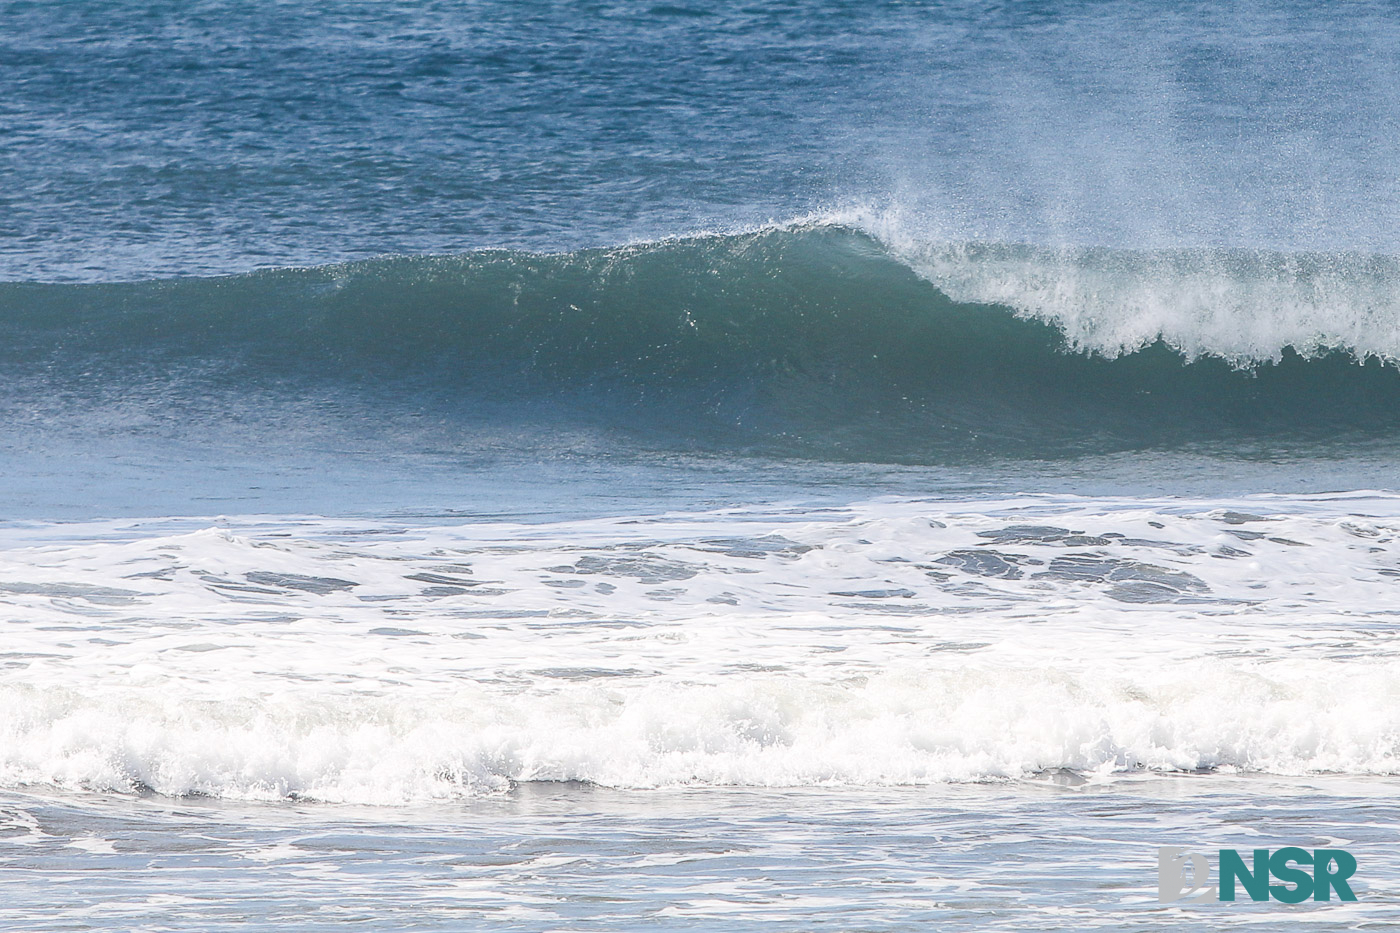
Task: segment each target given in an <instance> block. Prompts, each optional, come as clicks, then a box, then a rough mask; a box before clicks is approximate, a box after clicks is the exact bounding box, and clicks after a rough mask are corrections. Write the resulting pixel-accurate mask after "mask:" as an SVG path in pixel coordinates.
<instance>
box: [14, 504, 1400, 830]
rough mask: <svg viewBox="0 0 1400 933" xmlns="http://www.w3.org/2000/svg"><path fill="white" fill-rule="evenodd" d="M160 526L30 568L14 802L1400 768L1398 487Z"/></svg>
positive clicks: (18, 580)
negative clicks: (149, 794)
mask: <svg viewBox="0 0 1400 933" xmlns="http://www.w3.org/2000/svg"><path fill="white" fill-rule="evenodd" d="M171 523H172V524H178V523H174V522H173V521H172V522H171ZM184 524H186V525H189V524H190V523H189V522H186V523H184ZM150 527H151V524H150V523H149V522H146V521H134V522H131V523H129V524H125V525H123V524H120V523H118V524H116V525H109V524H101V523H98V524H94V525H83V526H72V525H63V524H59V525H44V524H39V525H36V526H35V527H33V528H32V529H30V531H29V532H28V537H27V538H23V539H22V542H28V543H30V544H40V545H43V546H29V547H8V548H5V549H4V550H3V551H0V608H3V609H4V611H5V614H6V616H7V618H10V619H11V622H10V623H9V624H8V641H7V646H6V653H5V654H3V655H0V664H3V665H4V670H5V678H4V682H3V683H0V786H7V787H16V786H23V785H47V786H59V787H65V788H88V789H94V790H115V791H122V792H135V791H146V790H149V791H154V792H157V793H161V794H167V795H183V794H204V795H210V796H216V797H225V798H236V799H269V800H273V799H285V798H303V799H316V800H326V801H348V802H359V803H377V804H399V803H407V802H412V801H418V800H433V799H448V798H454V797H469V796H474V795H480V794H491V793H498V792H501V791H504V790H506V789H508V788H510V787H512V786H514V785H515V784H518V783H521V782H533V781H586V782H591V783H595V784H599V785H604V786H609V787H618V788H655V787H677V786H857V787H858V786H895V785H919V784H933V783H946V782H967V781H1014V780H1022V779H1027V778H1033V777H1035V776H1037V775H1044V774H1046V773H1052V772H1057V771H1063V770H1069V771H1073V772H1077V773H1079V774H1081V775H1083V776H1084V777H1086V778H1088V779H1093V780H1107V779H1111V778H1112V777H1113V776H1114V775H1125V774H1139V773H1144V772H1147V773H1152V772H1182V771H1187V772H1189V771H1202V770H1205V771H1249V772H1267V773H1274V774H1303V773H1321V772H1336V773H1347V774H1396V773H1400V705H1396V704H1394V703H1387V702H1381V701H1380V700H1381V699H1384V698H1387V697H1394V696H1396V695H1400V664H1397V659H1400V653H1397V645H1396V639H1395V638H1394V635H1393V632H1392V629H1393V616H1394V610H1393V609H1391V608H1387V607H1389V606H1391V605H1392V604H1393V602H1394V601H1393V598H1392V591H1393V587H1394V581H1395V577H1396V575H1397V574H1400V563H1397V558H1398V557H1400V551H1398V550H1397V542H1400V500H1397V498H1396V497H1395V496H1393V495H1383V494H1365V493H1357V494H1351V495H1339V496H1319V497H1314V498H1309V499H1298V498H1287V497H1257V498H1249V499H1240V500H1198V501H1189V500H1180V499H1171V500H1155V501H1152V500H1132V499H1127V500H1101V499H1085V498H1077V497H1058V498H1057V497H1026V498H1020V499H1012V500H1005V501H985V500H982V501H974V500H969V501H928V500H906V499H890V500H880V501H876V502H869V503H856V504H852V505H849V506H845V507H841V508H818V509H813V510H805V511H804V510H800V509H792V508H788V507H779V506H774V507H771V508H750V509H745V510H737V509H725V510H720V511H716V512H700V513H672V514H669V515H665V516H655V515H653V516H647V515H620V516H614V517H611V518H607V519H593V520H579V521H569V522H545V523H537V524H519V525H516V524H510V523H499V522H496V523H493V522H482V523H478V524H468V525H463V526H440V525H401V524H395V525H394V526H393V527H386V526H384V525H383V524H381V523H374V522H368V521H365V522H358V523H357V522H342V521H336V520H328V519H312V518H310V517H301V518H298V519H273V518H271V517H266V516H265V517H262V518H260V519H256V520H250V521H249V522H246V523H243V524H241V525H225V526H224V527H216V528H203V529H200V530H194V531H188V530H185V531H179V530H178V529H170V530H167V531H166V532H165V533H154V534H153V533H152V532H151V530H150ZM172 531H176V532H178V533H172ZM46 542H47V543H46ZM1378 698H1380V699H1378Z"/></svg>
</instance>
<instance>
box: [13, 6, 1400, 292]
mask: <svg viewBox="0 0 1400 933" xmlns="http://www.w3.org/2000/svg"><path fill="white" fill-rule="evenodd" d="M0 23H3V24H4V29H3V30H2V31H0V88H2V89H3V91H4V94H3V95H0V202H2V203H3V213H2V214H0V278H3V279H10V280H70V281H71V280H82V281H97V280H113V279H131V278H146V277H151V276H158V275H159V276H168V275H195V274H199V275H208V274H216V273H227V272H236V271H242V270H246V269H250V268H257V267H267V266H287V265H310V264H318V263H326V262H333V261H340V260H346V259H353V258H362V257H367V256H373V255H381V254H388V253H409V254H417V253H425V252H434V253H442V252H460V251H465V250H471V249H479V248H484V247H498V246H513V247H521V248H529V249H535V250H548V251H556V250H563V249H575V248H579V247H581V246H600V245H601V246H607V245H614V244H616V243H619V242H624V241H628V240H632V239H637V238H655V237H659V236H668V235H676V234H685V233H691V232H694V231H697V230H701V229H711V228H729V227H732V226H735V225H748V224H752V223H759V222H765V221H768V220H774V219H776V220H785V219H789V218H791V217H793V216H795V215H801V214H805V213H807V212H810V211H827V210H832V209H842V208H849V207H851V206H853V205H864V206H874V207H875V208H878V209H882V210H887V211H893V212H896V213H898V214H899V216H900V217H901V219H902V221H903V222H904V223H906V224H908V225H909V226H911V227H913V228H916V229H919V230H921V231H924V232H926V233H929V234H931V235H936V236H943V237H948V238H953V239H968V238H971V239H981V240H1010V241H1028V242H1040V243H1051V244H1058V243H1080V244H1083V243H1092V244H1099V245H1106V246H1118V247H1122V246H1163V245H1166V246H1172V245H1232V246H1243V247H1270V248H1284V249H1290V248H1291V249H1332V248H1342V247H1345V248H1353V249H1368V250H1372V251H1380V252H1395V251H1396V250H1395V245H1396V234H1395V232H1394V231H1395V230H1396V229H1400V224H1397V223H1396V222H1395V221H1396V220H1397V216H1396V206H1395V205H1396V204H1397V203H1400V201H1398V200H1397V198H1396V196H1395V195H1396V193H1397V191H1396V178H1395V173H1394V170H1393V166H1394V164H1395V161H1396V156H1397V146H1400V143H1397V142H1396V141H1397V140H1398V139H1400V133H1397V132H1396V130H1397V128H1400V109H1398V108H1397V104H1396V99H1395V94H1394V89H1395V87H1396V80H1397V74H1396V70H1395V69H1396V67H1397V66H1396V64H1395V63H1396V62H1397V61H1400V57H1397V55H1396V54H1395V51H1396V47H1397V44H1400V23H1397V21H1396V19H1395V17H1394V16H1393V15H1392V13H1391V11H1390V8H1389V7H1387V6H1386V5H1384V4H1378V3H1353V4H1348V5H1347V6H1346V7H1345V8H1344V9H1342V10H1338V8H1336V7H1334V6H1332V5H1326V4H1313V3H1305V4H1281V3H1258V2H1250V3H1243V4H1231V5H1216V4H1209V3H1194V4H1186V5H1181V4H1155V3H1154V4H1134V5H1124V4H1112V3H1091V4H1065V3H1007V4H984V3H970V2H958V3H926V2H882V3H862V2H849V0H825V2H817V3H801V4H782V3H779V4H761V5H759V4H744V3H715V2H705V0H686V2H678V3H674V4H662V3H632V2H604V3H598V2H589V3H569V4H564V3H552V2H544V3H528V4H520V3H509V2H444V0H438V2H429V3H421V4H413V5H411V6H396V7H392V8H388V7H383V6H379V5H364V4H358V3H345V2H333V3H325V4H316V5H314V6H313V5H306V4H301V3H240V2H201V3H165V2H142V3H108V2H81V3H68V4H62V5H60V6H54V5H52V4H38V3H29V2H5V3H3V4H0Z"/></svg>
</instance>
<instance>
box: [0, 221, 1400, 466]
mask: <svg viewBox="0 0 1400 933" xmlns="http://www.w3.org/2000/svg"><path fill="white" fill-rule="evenodd" d="M871 230H872V232H865V231H862V230H860V229H856V228H854V227H851V226H844V225H839V224H832V223H811V224H799V225H794V226H786V227H781V228H772V229H764V230H759V231H754V232H749V233H742V234H734V235H710V236H696V237H691V238H686V239H677V240H671V241H663V242H657V243H649V244H642V245H636V246H626V247H618V248H611V249H598V250H584V251H579V252H572V253H566V254H558V255H538V254H529V253H521V252H511V251H484V252H475V253H469V254H465V255H460V256H449V257H427V258H422V257H419V258H389V259H382V260H375V261H367V262H359V263H351V264H346V265H336V266H326V267H319V268H310V269H287V270H275V271H266V272H257V273H252V274H247V275H239V276H232V277H224V278H212V279H172V280H163V281H155V282H136V283H117V284H99V285H73V284H29V283H19V284H16V283H10V284H3V285H0V308H2V309H3V313H2V314H0V336H3V345H2V346H0V373H3V374H4V376H5V377H6V383H7V386H8V387H9V391H8V392H7V398H6V399H5V404H6V405H7V406H8V407H10V408H11V409H12V410H13V409H17V408H22V407H29V408H34V407H37V408H39V409H45V407H46V406H47V407H48V408H49V409H50V411H49V414H50V416H51V417H56V418H59V419H60V420H61V410H62V409H64V408H65V406H66V407H67V408H68V409H69V410H73V411H76V410H82V411H83V412H85V413H90V412H91V411H92V409H93V406H95V405H96V406H99V407H100V405H101V404H103V400H104V399H105V400H111V399H113V398H120V399H122V400H123V402H124V403H125V404H131V401H132V400H133V399H135V400H140V399H147V400H148V403H149V405H150V406H162V405H168V404H171V400H172V399H180V398H190V397H213V398H218V399H220V400H221V401H220V402H219V404H218V405H217V406H216V407H218V408H219V410H220V412H221V413H222V414H221V415H220V417H228V416H229V413H230V412H232V413H233V415H232V417H236V418H239V419H242V420H245V421H246V420H249V419H251V420H256V419H258V418H261V417H268V414H267V413H268V411H270V410H273V409H275V408H276V407H277V404H278V399H279V398H291V397H294V396H297V395H299V394H304V393H305V392H307V391H323V392H329V393H331V394H336V393H339V394H341V395H342V396H344V397H364V398H370V399H372V400H373V401H374V403H375V404H382V405H384V406H387V407H386V408H385V409H384V413H385V416H386V417H388V416H390V415H391V414H392V413H394V412H396V411H402V410H404V409H405V406H407V407H408V408H413V409H417V410H426V411H428V412H430V413H435V414H437V415H440V416H441V417H443V418H445V419H468V420H470V419H473V418H478V419H479V418H483V417H487V415H486V414H485V413H486V412H496V414H495V415H492V417H511V418H516V417H542V416H544V415H546V414H548V415H549V416H551V417H559V418H563V419H566V420H567V419H576V420H578V421H579V422H581V423H592V424H601V425H603V426H606V427H609V428H612V429H617V430H620V431H624V432H627V433H629V434H630V435H631V436H632V437H633V438H634V439H635V440H637V441H638V442H641V443H646V444H659V445H662V446H671V445H675V444H682V445H692V446H693V445H699V446H702V447H704V446H718V447H721V448H725V449H754V450H761V451H766V452H780V453H799V454H806V455H816V456H822V457H830V458H835V459H868V460H893V461H899V460H915V461H917V460H934V461H937V460H940V459H946V458H955V457H962V456H968V455H977V454H982V453H997V454H1005V453H1018V454H1032V455H1046V454H1055V453H1060V452H1066V451H1077V450H1085V449H1096V450H1104V449H1123V448H1132V447H1141V446H1152V445H1164V444H1168V445H1169V444H1189V443H1194V442H1207V443H1216V442H1218V443H1234V442H1239V441H1245V442H1250V441H1253V440H1257V439H1259V438H1266V437H1267V438H1284V439H1288V438H1306V439H1320V438H1327V437H1331V436H1333V435H1334V434H1336V433H1338V432H1342V433H1345V434H1348V435H1356V436H1387V435H1390V434H1392V433H1393V432H1394V431H1395V429H1396V428H1397V427H1400V371H1397V369H1396V368H1395V367H1394V366H1393V365H1392V361H1394V360H1396V359H1400V299H1397V298H1396V297H1395V296H1396V295H1400V291H1397V286H1398V285H1400V261H1397V260H1395V259H1392V258H1388V257H1370V256H1359V255H1288V254H1268V253H1259V252H1242V251H1214V252H1207V251H1165V252H1155V253H1147V252H1123V251H1109V250H1073V251H1049V250H1043V249H1036V248H1031V247H1017V246H1007V245H1002V246H996V245H953V246H947V245H929V244H926V243H918V242H910V241H907V240H904V239H902V238H900V237H898V236H895V235H892V234H889V233H887V232H884V231H881V230H880V229H878V225H873V226H871ZM501 406H507V407H508V408H509V410H510V413H509V414H508V415H502V414H500V412H501V411H502V408H501Z"/></svg>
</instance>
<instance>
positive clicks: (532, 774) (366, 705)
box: [0, 659, 1400, 805]
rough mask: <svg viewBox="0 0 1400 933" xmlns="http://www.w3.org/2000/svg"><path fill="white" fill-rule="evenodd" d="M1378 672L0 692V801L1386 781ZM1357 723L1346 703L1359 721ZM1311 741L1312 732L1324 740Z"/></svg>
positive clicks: (1195, 671)
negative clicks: (1257, 776) (1329, 775)
mask: <svg viewBox="0 0 1400 933" xmlns="http://www.w3.org/2000/svg"><path fill="white" fill-rule="evenodd" d="M1398 691H1400V673H1397V671H1396V669H1395V667H1394V665H1393V664H1382V663H1375V664H1367V663H1364V662H1337V661H1330V662H1329V661H1313V662H1306V663H1304V662H1299V663H1279V664H1275V665H1272V666H1270V665H1262V666H1245V665H1240V664H1238V663H1237V662H1231V661H1227V660H1220V659H1210V660H1200V661H1197V662H1194V663H1186V664H1180V665H1176V666H1173V667H1172V668H1171V669H1169V670H1164V669H1163V668H1162V667H1161V666H1160V665H1158V664H1156V663H1155V662H1154V661H1151V660H1148V661H1146V662H1143V661H1137V662H1132V661H1124V660H1121V659H1120V660H1118V661H1117V662H1115V663H1113V664H1101V665H1087V666H1066V667H1056V666H1054V665H1044V666H1030V665H1027V666H1014V665H996V664H985V663H983V664H978V663H972V664H969V663H965V662H964V663H935V662H931V663H926V664H922V665H906V666H904V667H903V668H902V669H900V668H895V669H893V670H890V671H887V672H884V673H881V674H879V675H877V676H873V677H870V678H868V679H866V678H862V679H857V680H852V681H851V682H848V683H836V684H833V683H820V682H814V681H813V680H812V679H811V678H810V677H804V676H797V675H792V676H779V675H768V676H763V675H749V676H742V675H733V676H730V677H727V678H725V679H723V680H722V681H720V682H717V683H712V684H690V685H684V684H674V683H669V684H668V683H657V684H652V685H648V686H642V687H624V686H620V685H617V684H610V683H604V684H599V683H597V682H594V683H588V684H582V685H573V686H568V687H565V688H563V689H560V690H558V691H557V692H549V693H536V692H528V693H523V694H519V695H515V696H509V695H501V694H499V693H496V692H493V691H489V690H483V689H481V688H480V687H479V686H478V685H473V684H463V685H461V686H459V687H458V688H456V689H454V690H451V691H442V690H438V691H433V690H423V689H413V688H408V687H405V688H403V689H400V690H396V691H392V692H390V693H387V694H386V695H383V696H364V695H361V696H355V695H340V696H337V695H336V694H335V692H334V691H333V690H328V689H322V690H319V691H310V690H307V691H302V692H295V691H281V692H276V693H270V694H261V695H257V696H253V697H248V698H244V699H233V698H229V697H217V696H214V695H205V696H200V695H197V694H195V695H189V694H186V695H181V694H180V693H179V692H173V693H172V692H170V691H168V690H165V689H161V688H160V687H159V685H157V684H151V685H148V686H131V687H125V686H119V685H111V686H107V687H103V688H100V689H95V690H93V691H84V692H83V693H81V694H79V693H77V692H74V691H72V690H43V691H41V690H35V689H32V688H19V687H15V686H6V687H4V688H0V705H3V707H4V708H5V710H6V711H7V712H6V715H5V720H6V722H5V730H4V733H5V734H4V743H3V747H2V748H0V783H2V784H4V785H5V786H10V787H15V786H24V785H33V784H45V785H49V786H59V787H67V788H75V789H77V788H81V789H88V790H104V791H120V792H128V793H130V792H134V791H145V790H149V791H154V792H157V793H160V794H165V795H175V796H179V795H190V794H196V795H207V796H213V797H221V798H228V799H242V800H277V799H285V798H288V797H292V798H300V799H314V800H321V801H333V802H354V803H367V804H388V805H393V804H402V803H409V802H413V801H423V800H433V799H451V798H454V797H464V796H476V795H480V794H484V793H487V794H489V793H496V792H500V791H503V790H507V789H509V788H510V787H511V786H513V785H514V784H516V783H519V782H531V781H583V782H589V783H595V784H599V785H602V786H607V787H616V788H636V789H643V788H659V787H681V786H758V787H793V786H851V787H862V786H865V787H868V786H901V785H921V784H936V783H948V782H980V781H999V780H1017V779H1026V778H1031V777H1034V776H1036V775H1039V774H1044V773H1047V772H1056V771H1064V770H1069V771H1074V772H1078V773H1080V774H1083V775H1087V776H1094V775H1098V776H1099V777H1101V778H1108V777H1110V776H1112V775H1115V774H1120V775H1121V774H1125V773H1140V772H1144V771H1148V772H1152V771H1155V772H1191V771H1201V770H1214V771H1227V772H1230V771H1249V772H1267V773H1273V774H1306V773H1319V772H1338V773H1347V774H1396V773H1400V744H1397V741H1396V739H1395V736H1396V734H1397V731H1400V717H1397V716H1396V715H1393V714H1391V715H1377V714H1376V711H1375V709H1374V708H1372V707H1367V708H1366V709H1365V710H1360V709H1358V707H1357V705H1356V704H1357V702H1358V701H1357V697H1362V696H1366V697H1375V696H1388V695H1394V694H1395V693H1397V692H1398ZM1363 705H1364V704H1363ZM1321 724H1325V728H1323V726H1322V725H1321Z"/></svg>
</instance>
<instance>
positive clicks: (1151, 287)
mask: <svg viewBox="0 0 1400 933" xmlns="http://www.w3.org/2000/svg"><path fill="white" fill-rule="evenodd" d="M796 223H798V224H831V225H838V226H848V227H852V228H855V229H858V230H861V231H864V232H866V233H868V234H870V235H871V236H874V237H875V238H877V239H878V240H880V242H882V243H883V244H884V245H885V246H886V247H888V248H889V249H890V250H891V252H892V253H893V254H894V256H895V257H896V258H898V259H900V260H901V261H903V262H905V263H907V264H908V265H909V266H910V267H911V268H912V269H913V270H914V271H915V272H917V273H918V274H919V275H920V276H922V277H924V278H926V279H927V280H928V281H930V282H931V283H933V284H934V285H936V286H937V287H938V288H939V289H940V290H941V291H943V292H944V293H945V294H946V295H948V297H950V298H952V299H953V300H954V301H959V302H974V303H985V304H996V305H1004V306H1007V307H1010V308H1013V309H1015V310H1016V311H1017V312H1019V313H1021V314H1022V315H1024V316H1026V317H1028V318H1033V319H1036V320H1040V321H1044V322H1046V323H1049V324H1053V325H1054V326H1056V327H1057V328H1059V329H1060V330H1062V331H1063V332H1064V334H1065V338H1066V341H1067V342H1068V343H1069V345H1070V346H1071V347H1073V348H1074V349H1076V350H1081V351H1088V352H1093V353H1098V354H1102V355H1105V356H1109V357H1115V356H1119V355H1121V354H1124V353H1131V352H1132V351H1134V350H1138V349H1141V348H1142V347H1144V346H1147V345H1149V344H1151V343H1154V342H1156V341H1157V340H1159V339H1160V340H1162V341H1164V342H1165V343H1166V344H1167V345H1169V346H1171V347H1173V348H1175V349H1177V350H1179V351H1181V352H1182V353H1183V354H1185V355H1186V356H1187V357H1188V358H1191V359H1194V358H1198V357H1201V356H1205V355H1210V356H1218V357H1223V358H1225V359H1227V360H1229V361H1231V362H1233V363H1235V364H1237V365H1249V364H1254V363H1259V362H1263V361H1266V360H1271V361H1275V362H1277V361H1278V360H1279V359H1281V358H1282V355H1283V351H1284V349H1285V348H1292V349H1293V350H1295V351H1297V352H1298V353H1300V354H1301V355H1303V356H1316V355H1318V354H1320V353H1324V352H1327V351H1330V350H1341V351H1344V352H1348V353H1351V354H1353V355H1355V356H1356V357H1357V358H1358V359H1366V358H1370V357H1377V358H1380V359H1383V360H1387V361H1397V360H1400V297H1397V296H1400V258H1396V257H1392V256H1380V255H1368V254H1361V253H1345V252H1336V253H1281V252H1275V251H1267V250H1245V249H1212V248H1181V249H1153V250H1132V249H1107V248H1102V249H1101V248H1087V247H1079V246H1074V247H1062V248H1054V247H1043V246H1030V245H1008V244H992V243H977V242H966V241H960V240H951V241H950V240H949V239H947V238H946V237H944V236H942V235H940V234H939V233H938V231H937V230H935V229H929V225H928V224H927V222H925V221H922V220H911V219H910V218H908V217H906V216H905V215H904V214H903V213H901V212H900V211H897V210H873V209H853V210H848V211H840V212H833V213H830V214H824V215H820V216H818V215H813V216H811V217H807V218H802V219H801V220H799V221H797V222H796Z"/></svg>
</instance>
